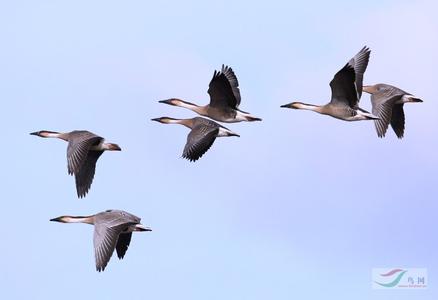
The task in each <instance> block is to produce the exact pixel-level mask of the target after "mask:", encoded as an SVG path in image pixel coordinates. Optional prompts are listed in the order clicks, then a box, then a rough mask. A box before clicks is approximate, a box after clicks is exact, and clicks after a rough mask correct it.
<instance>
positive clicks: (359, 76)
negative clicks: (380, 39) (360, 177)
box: [348, 46, 371, 99]
mask: <svg viewBox="0 0 438 300" xmlns="http://www.w3.org/2000/svg"><path fill="white" fill-rule="evenodd" d="M370 53H371V50H370V49H369V48H368V47H366V46H365V47H363V48H362V50H360V51H359V52H358V53H357V54H356V55H355V56H354V57H353V58H352V59H351V60H350V61H349V62H348V64H350V65H351V66H352V67H353V68H354V71H355V73H356V80H355V84H356V90H357V98H358V99H360V97H361V96H362V86H363V75H364V73H365V71H366V69H367V66H368V61H369V60H370Z"/></svg>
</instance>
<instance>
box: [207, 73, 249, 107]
mask: <svg viewBox="0 0 438 300" xmlns="http://www.w3.org/2000/svg"><path fill="white" fill-rule="evenodd" d="M208 94H209V95H210V106H213V107H220V106H228V107H231V108H234V109H236V108H237V107H238V106H239V105H240V100H241V98H240V90H239V82H238V81H237V77H236V74H234V71H233V69H232V68H230V67H228V66H224V65H222V69H221V71H220V72H219V71H214V74H213V78H212V79H211V81H210V85H209V88H208Z"/></svg>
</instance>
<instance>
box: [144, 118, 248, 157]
mask: <svg viewBox="0 0 438 300" xmlns="http://www.w3.org/2000/svg"><path fill="white" fill-rule="evenodd" d="M152 121H156V122H160V123H163V124H181V125H184V126H186V127H188V128H190V129H191V131H190V133H189V134H188V136H187V143H186V145H185V147H184V151H183V154H182V157H183V158H185V159H188V160H190V161H192V162H193V161H196V160H198V159H199V158H201V157H202V155H204V153H205V152H207V151H208V149H210V147H211V145H213V143H214V141H215V139H216V137H222V136H237V137H239V136H240V135H238V134H237V133H234V132H232V131H231V130H229V129H228V128H225V127H224V126H221V125H219V124H218V123H216V122H214V121H211V120H208V119H205V118H201V117H195V118H192V119H173V118H169V117H161V118H155V119H152Z"/></svg>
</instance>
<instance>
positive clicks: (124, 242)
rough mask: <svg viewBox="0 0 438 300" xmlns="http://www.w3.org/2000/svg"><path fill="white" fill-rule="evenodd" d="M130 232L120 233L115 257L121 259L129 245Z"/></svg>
mask: <svg viewBox="0 0 438 300" xmlns="http://www.w3.org/2000/svg"><path fill="white" fill-rule="evenodd" d="M131 237H132V232H128V233H121V234H120V235H119V239H118V240H117V244H116V251H117V257H118V258H119V259H123V257H125V253H126V251H127V250H128V248H129V244H130V243H131Z"/></svg>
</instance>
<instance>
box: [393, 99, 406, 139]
mask: <svg viewBox="0 0 438 300" xmlns="http://www.w3.org/2000/svg"><path fill="white" fill-rule="evenodd" d="M391 127H392V129H394V132H395V134H396V135H397V137H398V138H399V139H401V138H403V135H404V133H405V112H404V111H403V104H396V105H394V107H393V108H392V118H391Z"/></svg>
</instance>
